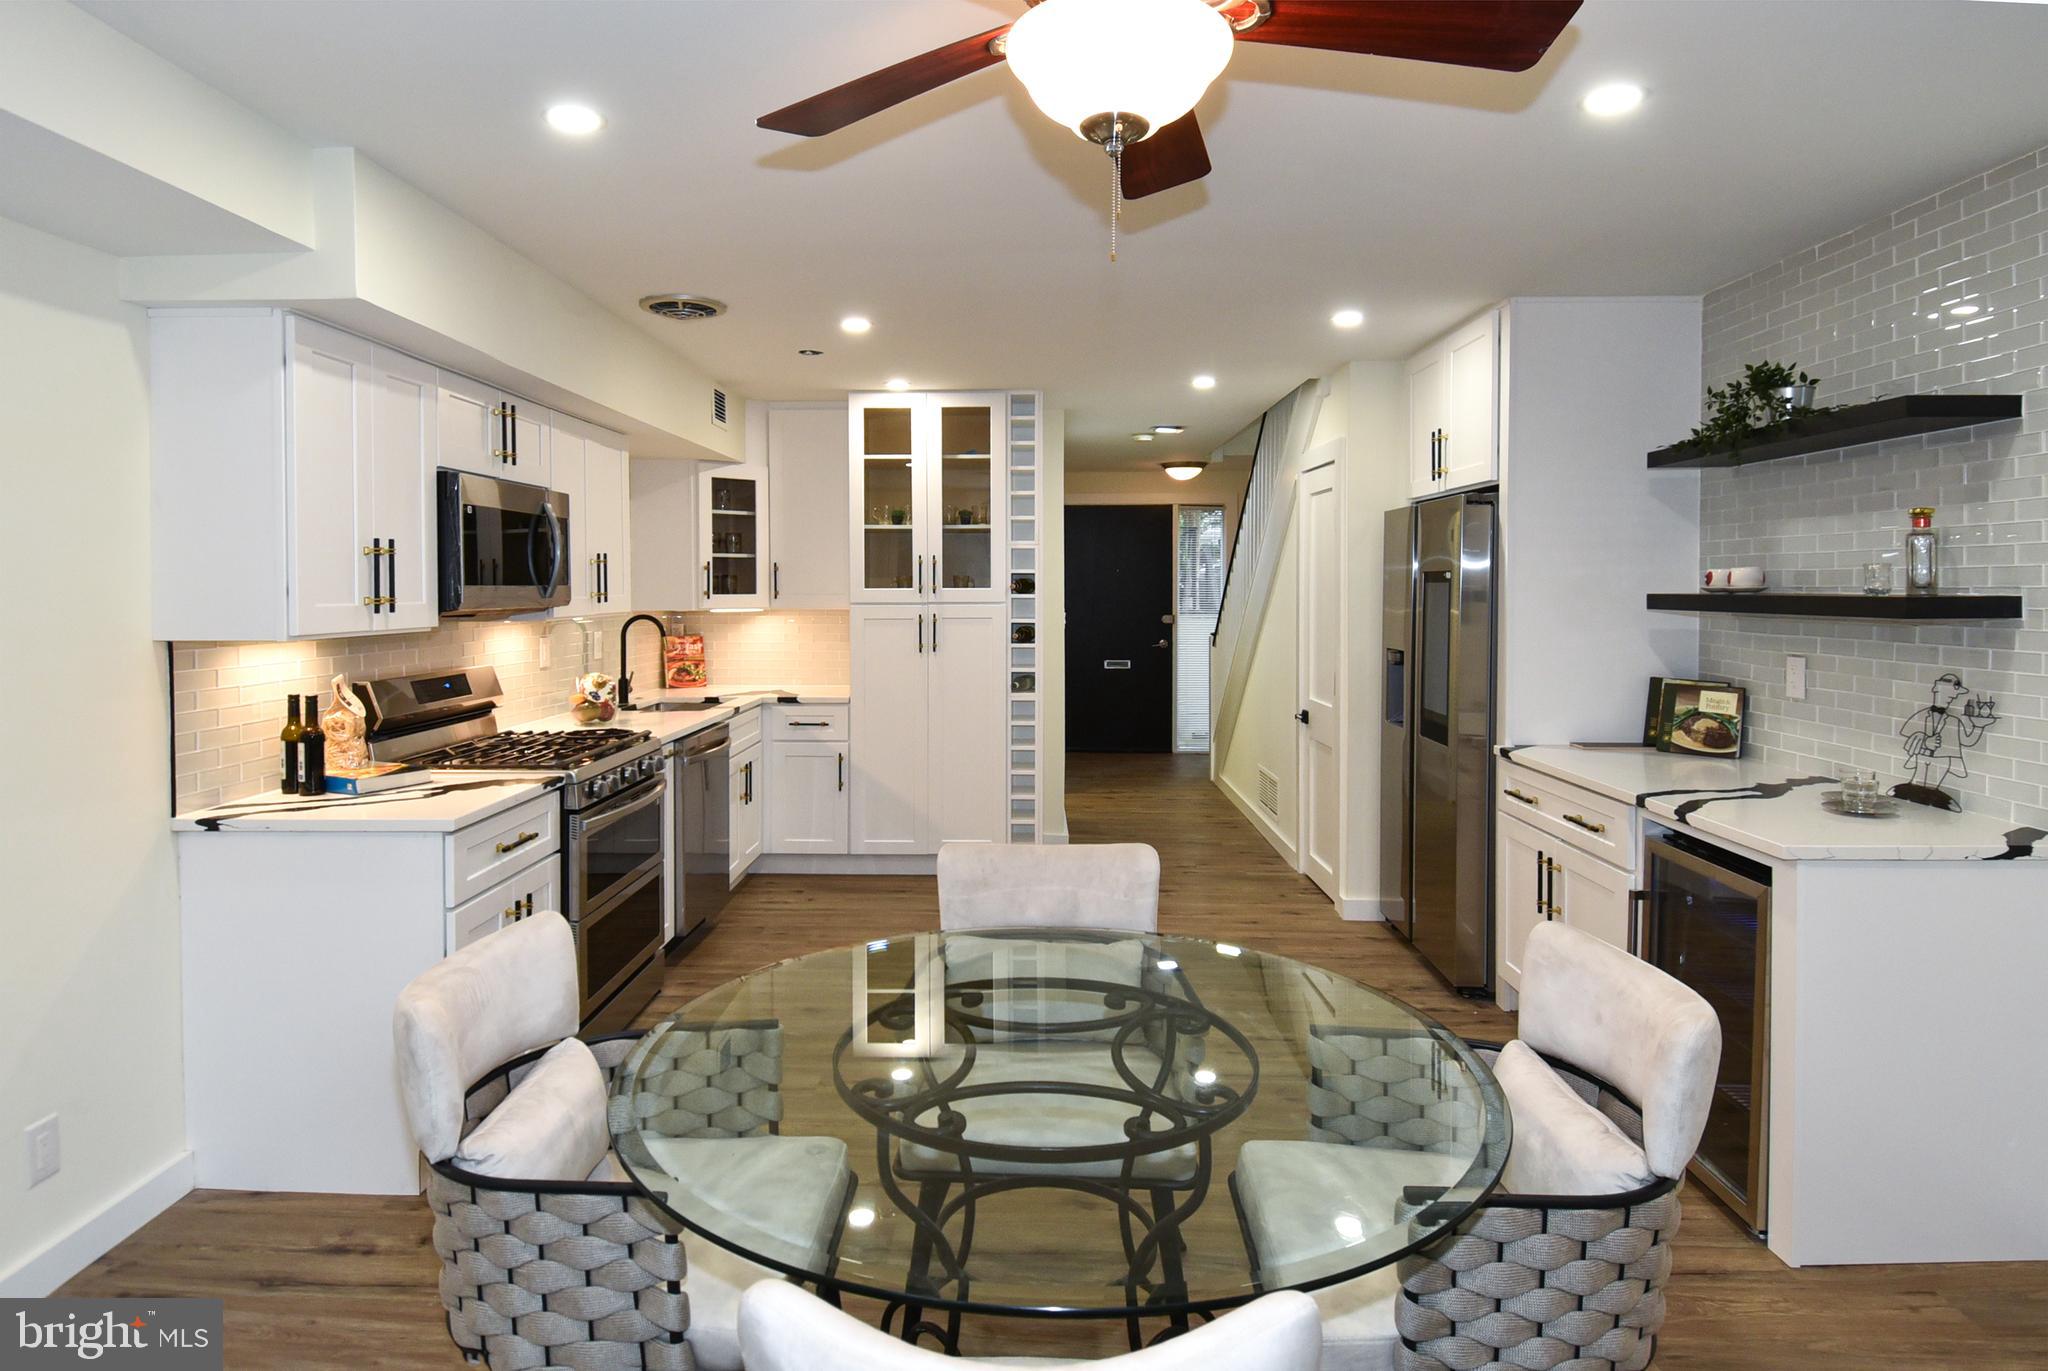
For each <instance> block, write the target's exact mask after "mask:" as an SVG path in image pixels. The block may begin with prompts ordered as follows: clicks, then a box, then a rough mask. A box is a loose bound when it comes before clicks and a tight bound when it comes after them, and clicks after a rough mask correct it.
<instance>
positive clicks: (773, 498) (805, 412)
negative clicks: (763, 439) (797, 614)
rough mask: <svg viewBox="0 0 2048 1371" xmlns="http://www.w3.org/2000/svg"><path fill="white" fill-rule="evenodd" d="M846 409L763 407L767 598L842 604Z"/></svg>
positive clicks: (783, 603)
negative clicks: (765, 424) (765, 426)
mask: <svg viewBox="0 0 2048 1371" xmlns="http://www.w3.org/2000/svg"><path fill="white" fill-rule="evenodd" d="M846 473H847V464H846V407H845V406H844V405H832V406H830V407H828V408H822V409H810V408H802V409H789V408H784V407H782V406H779V405H777V406H773V407H771V408H770V409H769V411H768V508H769V517H768V550H769V554H770V557H771V559H772V560H771V562H770V564H769V568H768V596H769V602H770V603H771V604H772V605H773V606H774V607H775V608H778V609H844V608H846V605H847V600H848V593H847V590H848V587H847V567H848V565H849V563H848V560H847V523H846V510H847V489H846V480H847V474H846Z"/></svg>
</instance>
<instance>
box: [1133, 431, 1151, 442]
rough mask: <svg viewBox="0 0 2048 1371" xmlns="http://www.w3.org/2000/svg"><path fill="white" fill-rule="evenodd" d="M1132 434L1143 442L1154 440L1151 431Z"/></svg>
mask: <svg viewBox="0 0 2048 1371" xmlns="http://www.w3.org/2000/svg"><path fill="white" fill-rule="evenodd" d="M1131 436H1132V437H1133V438H1136V439H1137V440H1138V441H1139V442H1141V443H1149V442H1151V441H1152V435H1151V434H1149V433H1133V434H1132V435H1131Z"/></svg>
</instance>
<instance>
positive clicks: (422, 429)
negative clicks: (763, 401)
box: [369, 347, 441, 629]
mask: <svg viewBox="0 0 2048 1371" xmlns="http://www.w3.org/2000/svg"><path fill="white" fill-rule="evenodd" d="M439 380H440V376H439V373H438V372H436V371H435V369H434V368H433V367H431V366H428V365H427V364H426V363H425V362H422V361H420V360H419V359H418V358H416V357H408V356H406V355H405V354H404V353H402V352H393V351H392V350H391V349H390V348H382V347H380V348H378V349H377V350H376V370H375V374H374V376H373V377H372V380H371V399H370V403H371V413H370V518H369V531H370V535H371V536H372V537H379V538H382V539H384V542H385V545H386V546H387V547H388V548H390V549H391V550H390V551H389V552H387V553H386V554H385V556H384V593H385V594H386V595H389V596H390V597H391V599H392V601H393V603H391V604H390V605H387V606H385V607H384V610H383V611H382V612H380V613H377V614H375V615H373V616H371V626H372V627H375V628H397V629H426V628H432V627H433V626H434V625H435V624H436V623H438V622H440V618H441V601H440V586H439V578H438V577H437V575H436V566H435V564H434V556H435V552H434V549H435V536H434V498H433V481H434V449H435V443H436V435H437V431H438V428H439V423H438V415H437V410H438V399H439V394H440V392H439Z"/></svg>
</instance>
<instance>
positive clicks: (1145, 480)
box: [1065, 459, 1251, 547]
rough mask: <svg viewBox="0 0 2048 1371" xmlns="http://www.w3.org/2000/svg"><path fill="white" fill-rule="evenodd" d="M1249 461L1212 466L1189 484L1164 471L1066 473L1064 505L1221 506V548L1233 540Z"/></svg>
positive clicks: (1248, 473) (1243, 460)
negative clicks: (1222, 543)
mask: <svg viewBox="0 0 2048 1371" xmlns="http://www.w3.org/2000/svg"><path fill="white" fill-rule="evenodd" d="M1250 475H1251V462H1250V460H1249V459H1240V460H1238V461H1236V462H1232V463H1228V464H1224V463H1216V464H1212V465H1211V466H1210V467H1209V469H1208V470H1206V471H1204V472H1203V473H1202V474H1201V475H1200V476H1197V477H1195V479H1194V480H1192V481H1176V480H1174V479H1173V478H1172V477H1171V476H1168V475H1167V474H1166V473H1165V472H1163V471H1159V470H1156V469H1155V470H1152V471H1070V472H1068V473H1067V485H1066V499H1065V503H1066V504H1070V505H1221V506H1223V536H1224V539H1225V543H1224V545H1225V546H1226V547H1227V546H1229V540H1230V539H1234V538H1235V537H1237V515H1238V510H1239V509H1240V508H1241V507H1242V505H1243V504H1244V483H1245V478H1246V477H1248V476H1250Z"/></svg>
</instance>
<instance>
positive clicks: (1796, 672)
mask: <svg viewBox="0 0 2048 1371" xmlns="http://www.w3.org/2000/svg"><path fill="white" fill-rule="evenodd" d="M1785 698H1786V699H1788V700H1803V699H1805V698H1806V659H1805V658H1804V657H1797V656H1789V655H1788V656H1787V657H1786V658H1785Z"/></svg>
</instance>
